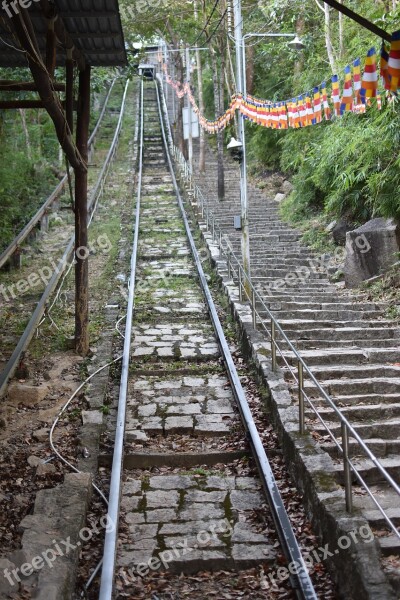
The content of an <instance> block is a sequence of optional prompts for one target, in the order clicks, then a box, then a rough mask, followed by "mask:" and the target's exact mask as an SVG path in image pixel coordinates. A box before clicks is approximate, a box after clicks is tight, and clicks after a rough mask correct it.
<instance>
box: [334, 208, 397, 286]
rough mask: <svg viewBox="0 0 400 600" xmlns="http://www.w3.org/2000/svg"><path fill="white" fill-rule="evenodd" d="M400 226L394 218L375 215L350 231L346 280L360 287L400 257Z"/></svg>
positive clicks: (347, 242)
mask: <svg viewBox="0 0 400 600" xmlns="http://www.w3.org/2000/svg"><path fill="white" fill-rule="evenodd" d="M399 250H400V228H399V226H398V224H397V223H396V222H395V221H394V220H393V219H382V218H379V219H372V220H371V221H368V223H365V225H362V226H361V227H358V229H355V230H354V231H350V232H348V233H347V234H346V260H345V268H344V273H345V282H346V286H347V287H356V286H357V285H359V284H360V283H361V282H362V281H365V280H366V279H370V278H371V277H374V276H376V275H380V274H381V273H384V272H385V271H387V270H388V269H389V268H390V267H391V266H392V265H393V264H394V263H395V262H396V260H397V253H398V252H399Z"/></svg>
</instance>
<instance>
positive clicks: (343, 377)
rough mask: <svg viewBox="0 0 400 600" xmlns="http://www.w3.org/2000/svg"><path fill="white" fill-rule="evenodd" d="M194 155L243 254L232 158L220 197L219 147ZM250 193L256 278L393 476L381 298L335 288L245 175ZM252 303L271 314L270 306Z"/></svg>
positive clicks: (395, 432) (358, 499)
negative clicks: (202, 157)
mask: <svg viewBox="0 0 400 600" xmlns="http://www.w3.org/2000/svg"><path fill="white" fill-rule="evenodd" d="M194 157H195V164H194V172H195V179H196V182H197V183H198V185H199V187H200V188H201V190H202V191H203V194H204V196H205V198H206V199H207V200H208V202H209V206H210V208H211V209H212V211H213V213H214V215H215V216H216V218H217V221H218V223H219V226H220V228H221V229H222V230H223V232H224V233H225V234H226V235H227V236H228V238H229V240H230V243H231V246H232V248H233V251H234V253H235V254H236V256H237V257H240V256H241V250H240V238H241V234H240V232H238V231H236V230H235V229H234V226H233V221H234V216H235V215H240V191H239V190H240V188H239V169H238V166H237V165H235V164H233V163H232V162H231V161H229V160H226V162H225V168H226V172H225V185H226V200H225V201H224V202H218V200H217V184H216V180H217V173H216V168H217V167H216V159H215V156H214V155H213V154H212V152H211V150H210V149H208V150H207V158H206V174H205V175H201V174H199V172H198V165H197V160H198V148H197V146H196V145H195V151H194ZM248 200H249V230H250V255H251V275H252V281H253V284H254V285H255V287H256V289H257V290H258V292H259V293H260V295H261V296H262V298H263V300H264V302H265V303H266V304H267V306H268V308H269V309H270V310H271V311H272V312H273V314H274V315H275V317H276V318H277V319H278V320H279V322H280V324H281V327H282V328H283V330H284V331H285V332H286V335H287V336H288V337H289V339H290V340H291V341H292V343H293V344H294V346H295V347H296V348H297V350H298V351H299V352H300V354H301V356H302V357H303V358H304V360H305V361H306V363H307V364H308V366H309V367H310V368H311V370H312V372H313V373H314V375H315V376H316V378H317V379H318V381H319V382H320V384H321V385H322V386H323V388H324V389H325V391H326V392H327V393H328V394H329V395H330V396H331V398H332V400H333V401H334V403H335V404H336V406H337V407H339V408H340V409H341V411H342V412H343V414H345V415H346V417H347V418H348V419H349V420H350V422H351V423H352V425H353V426H354V428H355V429H356V430H357V431H358V432H359V434H360V435H361V436H362V437H363V438H364V439H365V442H366V443H367V444H368V446H369V447H370V449H371V450H372V451H373V452H374V453H376V455H377V456H378V457H379V459H380V461H381V463H382V464H383V465H384V466H385V467H386V468H387V470H388V471H389V473H390V474H391V476H392V477H393V478H394V479H395V480H396V481H397V483H399V482H400V453H399V450H400V441H399V431H400V351H399V347H400V328H399V327H398V326H397V325H396V323H394V322H393V321H391V320H388V319H387V318H385V306H384V305H383V304H382V305H378V304H375V303H368V302H365V301H364V300H363V298H362V297H361V296H360V295H358V294H357V293H356V292H355V291H349V290H343V289H340V288H339V287H338V286H337V285H335V284H334V283H332V282H331V281H330V279H329V270H328V269H329V257H323V258H324V260H320V259H318V257H315V256H314V255H313V253H312V252H311V251H310V250H309V249H308V248H307V247H306V246H305V245H304V244H303V243H302V242H301V241H300V237H301V236H300V233H299V232H298V231H296V230H295V229H293V228H292V227H290V226H288V225H286V224H285V223H284V222H283V221H282V220H281V218H280V216H279V205H278V204H277V202H276V201H275V200H273V199H271V198H269V197H267V196H266V195H265V194H264V193H263V192H262V191H260V190H259V189H257V188H255V187H254V186H252V185H251V184H249V186H248ZM324 261H325V262H324ZM321 265H322V266H321ZM324 265H325V266H326V267H327V268H323V266H324ZM258 308H259V311H260V314H261V315H262V316H263V317H266V318H267V314H266V311H265V310H264V311H263V310H262V309H261V308H260V307H258ZM280 348H281V350H282V356H281V357H279V360H280V365H281V367H282V368H283V370H284V372H285V374H286V379H287V382H288V385H289V387H290V388H291V390H292V391H293V393H294V394H296V393H297V389H296V382H295V381H294V379H293V377H292V375H291V373H290V371H289V369H288V367H287V366H286V365H285V364H284V360H283V358H284V359H285V360H286V361H287V363H288V364H289V365H291V366H296V363H297V361H296V358H295V356H294V354H293V353H292V352H291V351H290V350H289V349H288V348H287V344H286V343H285V341H281V342H280ZM282 357H283V358H282ZM305 389H306V390H307V393H308V394H309V396H310V398H312V401H313V403H314V404H315V405H316V406H318V408H319V409H320V410H321V415H323V418H324V420H325V422H326V424H327V425H328V426H329V428H330V429H331V431H333V432H334V433H335V435H336V436H337V437H338V439H339V441H340V438H341V434H340V424H339V422H338V420H337V417H336V415H335V413H334V411H333V410H332V408H330V407H329V406H328V405H327V403H326V402H325V401H324V400H323V399H322V398H319V397H318V392H317V389H316V388H315V385H314V384H313V382H312V381H307V379H306V380H305ZM306 406H307V405H306ZM306 416H307V422H306V423H307V427H308V429H309V430H311V431H312V432H313V436H314V437H315V438H316V439H318V440H319V442H320V445H321V447H322V448H323V449H324V450H325V451H326V452H328V453H329V454H330V455H331V457H332V458H333V460H334V462H335V463H336V464H337V480H338V482H339V483H342V462H341V459H340V458H339V454H338V449H337V447H336V445H335V444H334V443H333V442H332V440H331V438H330V437H329V435H328V433H327V431H326V429H325V428H324V427H323V425H322V424H321V422H320V421H319V420H318V419H317V417H316V415H315V413H313V412H312V410H311V409H308V410H307V413H306ZM350 451H351V454H352V456H353V460H354V463H355V464H356V465H358V466H359V468H360V470H361V474H362V476H363V477H364V478H365V480H366V481H367V482H368V483H370V484H371V485H372V486H375V488H373V489H375V490H376V493H377V495H378V496H379V499H380V500H382V498H383V504H384V505H385V506H386V507H387V508H388V510H389V514H390V515H391V516H392V517H393V519H394V521H395V523H397V524H400V509H399V505H400V501H399V497H398V496H397V494H394V493H393V492H392V491H391V489H388V486H387V484H386V483H385V481H384V480H383V479H382V477H381V475H380V473H379V471H378V470H377V468H376V467H375V466H374V465H373V464H372V463H371V462H370V461H368V460H366V459H365V456H361V455H360V452H359V450H358V447H357V444H356V442H355V441H354V440H352V439H351V438H350ZM354 489H355V491H356V495H355V502H354V504H355V507H356V508H357V509H359V510H360V511H361V512H362V513H363V514H364V516H365V517H366V518H367V519H369V521H370V523H371V526H372V527H373V529H374V530H375V531H376V530H380V531H379V540H380V544H381V548H382V552H383V553H384V554H398V553H399V551H400V544H399V540H398V539H397V538H396V537H395V536H393V535H390V534H389V533H388V530H385V524H384V522H383V519H382V518H381V515H380V513H378V511H377V510H376V507H375V505H374V504H373V502H372V500H371V499H370V498H369V497H368V496H367V495H365V493H364V492H362V491H361V488H359V487H358V485H354ZM357 490H358V491H357Z"/></svg>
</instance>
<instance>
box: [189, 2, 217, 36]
mask: <svg viewBox="0 0 400 600" xmlns="http://www.w3.org/2000/svg"><path fill="white" fill-rule="evenodd" d="M219 3H220V0H216V1H215V4H214V7H213V9H212V11H211V14H210V16H209V17H208V19H207V21H206V24H205V25H204V27H203V29H202V31H201V32H200V34H199V35H198V37H197V38H196V39H195V41H194V43H193V46H195V45H196V44H197V42H198V41H199V39H200V38H201V36H202V35H203V33H205V32H206V29H207V27H208V25H209V24H210V21H211V19H212V17H213V14H214V13H215V11H216V10H217V6H218V4H219Z"/></svg>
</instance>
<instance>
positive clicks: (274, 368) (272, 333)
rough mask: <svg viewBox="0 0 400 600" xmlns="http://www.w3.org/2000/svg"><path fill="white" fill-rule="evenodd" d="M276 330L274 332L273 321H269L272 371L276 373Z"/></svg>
mask: <svg viewBox="0 0 400 600" xmlns="http://www.w3.org/2000/svg"><path fill="white" fill-rule="evenodd" d="M275 339H276V330H275V321H274V320H273V319H271V356H272V370H273V371H276V346H275Z"/></svg>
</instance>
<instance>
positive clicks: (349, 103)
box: [340, 66, 353, 115]
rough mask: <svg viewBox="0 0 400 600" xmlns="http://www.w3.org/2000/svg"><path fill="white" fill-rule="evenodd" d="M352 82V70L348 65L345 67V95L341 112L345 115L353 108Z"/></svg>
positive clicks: (341, 104) (341, 103)
mask: <svg viewBox="0 0 400 600" xmlns="http://www.w3.org/2000/svg"><path fill="white" fill-rule="evenodd" d="M352 87H353V86H352V82H351V70H350V67H349V66H347V67H345V69H344V87H343V95H342V99H341V102H340V114H341V115H343V114H344V113H345V112H347V111H349V110H352V109H353V89H352Z"/></svg>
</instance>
